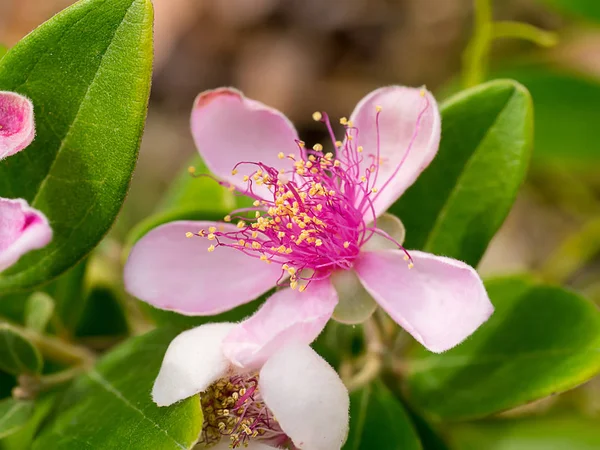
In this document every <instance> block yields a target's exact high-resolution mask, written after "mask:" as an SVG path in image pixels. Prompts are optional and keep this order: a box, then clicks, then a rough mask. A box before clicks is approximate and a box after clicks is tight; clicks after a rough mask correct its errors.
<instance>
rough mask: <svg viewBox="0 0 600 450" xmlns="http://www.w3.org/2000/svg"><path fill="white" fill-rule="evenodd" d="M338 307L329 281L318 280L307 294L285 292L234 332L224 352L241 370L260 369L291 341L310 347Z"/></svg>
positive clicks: (275, 297)
mask: <svg viewBox="0 0 600 450" xmlns="http://www.w3.org/2000/svg"><path fill="white" fill-rule="evenodd" d="M336 304H337V294H336V292H335V289H334V288H333V286H332V285H331V283H330V282H329V280H321V281H314V282H312V283H311V284H310V285H309V286H308V287H307V289H306V291H304V292H299V291H296V290H292V289H290V288H288V289H283V290H281V291H279V292H276V293H275V294H273V295H272V296H271V297H269V298H268V299H267V301H266V303H265V304H264V305H263V306H262V307H261V308H260V309H259V310H258V311H257V312H256V313H255V314H254V315H253V316H252V317H250V318H249V319H246V320H244V321H243V322H241V323H240V324H238V325H237V326H236V327H235V329H234V330H232V332H231V333H230V334H229V336H227V338H226V339H225V341H224V342H223V352H224V353H225V355H226V356H227V357H228V358H229V359H230V361H231V362H232V363H233V364H235V365H237V366H239V367H244V368H252V369H255V368H258V367H260V366H261V365H262V364H263V363H264V362H265V361H266V360H267V359H268V358H269V357H270V356H271V355H272V354H273V353H274V352H275V351H277V350H278V349H280V348H282V347H283V346H285V345H287V344H288V343H289V342H302V343H304V344H310V343H311V342H312V341H313V340H314V339H315V338H316V337H317V336H318V335H319V333H321V331H323V328H324V327H325V324H326V323H327V321H328V320H329V318H330V317H331V314H332V312H333V309H334V308H335V305H336Z"/></svg>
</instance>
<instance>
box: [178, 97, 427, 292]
mask: <svg viewBox="0 0 600 450" xmlns="http://www.w3.org/2000/svg"><path fill="white" fill-rule="evenodd" d="M424 95H425V91H423V96H424ZM428 107H429V104H428V103H427V104H426V106H425V109H423V111H422V112H421V114H420V115H419V118H418V119H417V123H416V126H415V134H414V135H413V139H412V141H411V144H410V145H409V147H408V148H407V149H406V151H405V154H404V156H403V158H402V160H401V162H400V163H399V165H398V166H397V168H396V169H395V171H394V172H393V174H392V175H391V176H389V177H388V179H387V180H378V178H379V175H380V166H381V164H382V163H383V160H382V157H381V154H380V138H379V116H380V114H381V111H382V109H381V107H379V106H377V107H376V108H375V111H374V112H375V114H374V122H375V130H376V145H375V148H373V149H369V151H368V152H365V151H364V149H363V147H362V146H360V145H357V138H358V134H359V130H358V128H356V127H355V126H354V124H353V123H352V122H351V121H349V120H348V119H346V118H342V119H340V123H341V124H342V125H343V126H344V129H345V133H344V134H345V139H344V142H341V141H336V140H335V135H334V133H333V129H332V126H331V123H330V121H329V118H328V117H327V115H326V114H325V113H321V112H316V113H314V114H313V119H314V120H316V121H319V122H323V123H324V124H325V125H326V127H327V130H328V132H329V135H330V137H331V140H332V143H333V145H334V147H335V149H336V150H335V151H336V155H337V156H334V154H333V152H327V153H324V152H323V146H322V145H321V144H315V145H314V146H313V147H312V149H307V148H306V146H305V143H304V142H303V141H297V145H298V154H289V155H285V154H283V153H279V155H278V157H279V159H281V160H284V159H288V160H290V161H291V162H292V168H291V169H288V170H285V169H279V170H278V169H276V168H275V167H272V166H268V165H266V164H264V163H263V162H246V161H242V162H240V163H238V164H237V165H236V166H235V167H234V168H233V170H232V175H237V174H238V170H240V168H242V167H245V166H251V167H252V170H251V171H250V172H249V174H248V175H244V176H243V178H242V179H243V181H244V182H245V183H246V189H245V190H243V191H242V190H239V191H238V192H239V193H240V194H243V195H246V196H249V197H251V198H254V199H255V200H254V203H253V206H252V207H249V208H242V209H238V210H236V211H233V212H232V213H231V214H230V215H228V216H226V217H225V222H232V221H233V222H236V223H237V229H235V230H232V228H231V227H227V228H226V227H219V228H217V227H211V228H209V230H208V231H206V230H200V231H199V232H198V233H191V232H190V233H187V236H188V237H192V236H194V235H196V236H200V237H206V238H208V239H209V240H212V241H214V244H213V245H211V246H210V247H209V248H208V251H209V252H212V251H214V250H215V249H216V248H217V247H231V248H235V249H237V250H240V251H242V252H244V253H245V254H246V255H248V256H252V257H255V258H259V259H261V260H263V261H265V262H266V263H268V264H271V263H277V264H280V265H281V267H282V275H281V277H280V279H279V281H278V284H279V283H281V282H282V280H284V279H285V278H286V277H287V276H289V283H290V287H291V288H292V289H296V288H298V289H299V290H300V291H303V290H304V289H305V288H306V286H307V285H308V284H309V283H310V282H311V281H313V280H318V279H322V278H326V277H328V276H329V275H330V274H331V273H332V272H333V271H335V270H339V269H341V270H347V269H350V268H351V267H352V264H353V262H354V260H355V259H356V257H357V256H358V254H359V252H360V248H361V247H362V246H363V244H364V243H365V242H367V241H368V240H369V239H370V238H371V237H372V236H373V235H374V234H379V235H381V236H383V237H384V238H386V239H389V240H390V241H391V242H393V243H394V244H395V245H396V246H397V247H398V248H400V249H402V250H404V248H403V247H402V245H401V244H400V243H398V242H396V241H394V240H393V239H392V238H391V237H390V236H389V235H388V234H387V233H386V232H384V231H383V230H380V229H378V228H377V227H376V213H375V209H374V206H373V204H374V201H375V200H376V199H377V196H378V194H379V189H378V188H377V187H376V186H381V190H382V189H384V188H385V187H386V186H387V185H388V183H389V181H390V180H391V179H392V178H393V177H394V176H395V175H396V174H397V173H398V171H399V169H400V167H401V166H402V164H403V163H404V160H405V159H406V157H407V156H408V153H409V152H410V147H411V146H412V142H413V141H414V139H415V137H416V132H417V129H418V127H419V123H420V121H421V117H422V116H423V114H424V112H425V111H426V110H427V108H428ZM192 172H193V169H192ZM382 181H383V183H382ZM219 183H220V184H222V185H227V183H225V182H219ZM257 187H259V188H260V190H261V195H258V194H257V193H256V192H255V191H256V190H257ZM229 189H230V190H232V191H234V190H236V188H235V187H234V186H232V185H230V186H229ZM265 193H266V194H265ZM367 221H368V222H369V223H367ZM405 252H406V251H405ZM406 257H407V260H410V255H409V254H408V253H406ZM410 264H412V261H411V262H410Z"/></svg>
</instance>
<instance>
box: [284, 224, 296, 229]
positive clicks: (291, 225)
mask: <svg viewBox="0 0 600 450" xmlns="http://www.w3.org/2000/svg"><path fill="white" fill-rule="evenodd" d="M285 227H286V228H287V229H288V230H291V229H292V228H294V224H293V223H292V222H289V223H288V224H286V226H285Z"/></svg>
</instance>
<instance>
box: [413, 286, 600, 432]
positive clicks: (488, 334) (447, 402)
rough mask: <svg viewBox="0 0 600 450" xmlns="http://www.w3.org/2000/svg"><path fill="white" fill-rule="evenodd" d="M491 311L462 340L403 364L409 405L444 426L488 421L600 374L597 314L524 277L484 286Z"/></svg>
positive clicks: (588, 304) (573, 296)
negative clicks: (481, 419)
mask: <svg viewBox="0 0 600 450" xmlns="http://www.w3.org/2000/svg"><path fill="white" fill-rule="evenodd" d="M486 287H487V289H488V293H489V295H490V298H491V300H492V303H493V304H494V306H495V308H496V311H495V312H494V314H493V315H492V317H491V318H490V319H489V320H488V322H486V323H485V324H484V325H482V326H481V328H480V329H479V330H477V331H476V332H475V334H474V335H473V336H471V337H470V338H469V339H468V340H467V341H466V342H464V343H463V344H461V345H459V346H458V347H456V348H454V349H452V350H450V351H448V352H446V353H443V354H439V355H435V354H432V353H429V352H427V351H425V350H423V349H421V348H417V349H415V352H414V353H413V354H412V355H410V357H409V358H408V360H407V361H406V381H407V387H408V391H409V393H410V397H411V400H412V403H413V404H414V405H415V407H417V408H419V409H421V410H423V411H425V412H426V413H428V414H429V415H431V416H433V417H436V418H442V419H446V420H464V419H472V418H479V417H483V416H487V415H490V414H493V413H497V412H499V411H504V410H507V409H510V408H514V407H516V406H519V405H523V404H525V403H528V402H531V401H534V400H537V399H539V398H542V397H546V396H548V395H551V394H554V393H557V392H562V391H565V390H568V389H571V388H574V387H576V386H578V385H579V384H581V383H584V382H585V381H587V380H589V379H590V378H592V377H594V376H595V375H596V374H597V373H598V372H600V312H599V311H598V309H597V307H596V306H595V305H594V304H593V303H592V302H590V301H588V300H586V299H585V298H582V297H580V296H578V295H576V294H574V293H572V292H569V291H566V290H564V289H561V288H558V287H551V286H545V285H542V284H537V283H536V282H534V281H532V280H531V279H529V278H525V277H510V278H500V279H496V280H493V281H490V282H488V283H487V284H486Z"/></svg>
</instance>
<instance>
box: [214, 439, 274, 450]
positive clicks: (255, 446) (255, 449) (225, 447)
mask: <svg viewBox="0 0 600 450" xmlns="http://www.w3.org/2000/svg"><path fill="white" fill-rule="evenodd" d="M273 448H277V447H271V446H270V445H265V444H261V443H260V442H252V441H250V442H249V443H248V447H243V449H244V450H271V449H273ZM210 450H231V441H230V440H229V439H227V438H226V437H224V438H222V439H221V440H220V441H219V443H218V444H217V445H215V446H214V447H210Z"/></svg>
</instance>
